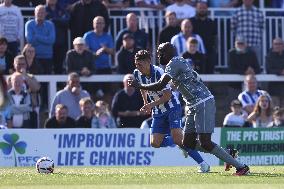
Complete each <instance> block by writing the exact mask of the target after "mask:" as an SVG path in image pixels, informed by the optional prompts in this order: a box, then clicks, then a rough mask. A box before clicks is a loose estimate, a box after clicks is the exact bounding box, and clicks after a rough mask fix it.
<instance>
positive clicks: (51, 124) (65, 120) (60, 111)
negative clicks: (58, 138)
mask: <svg viewBox="0 0 284 189" xmlns="http://www.w3.org/2000/svg"><path fill="white" fill-rule="evenodd" d="M75 126H76V123H75V120H74V119H73V118H71V117H69V116H68V107H67V106H65V105H64V104H57V105H56V106H55V115H54V116H52V117H51V118H48V119H47V120H46V121H45V123H44V128H48V129H52V128H54V129H65V128H75Z"/></svg>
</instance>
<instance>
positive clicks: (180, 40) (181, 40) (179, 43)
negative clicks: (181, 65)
mask: <svg viewBox="0 0 284 189" xmlns="http://www.w3.org/2000/svg"><path fill="white" fill-rule="evenodd" d="M191 37H194V38H195V39H196V40H197V41H198V47H197V51H198V52H200V53H202V54H205V53H206V49H205V46H204V43H203V40H202V38H201V37H200V36H199V35H198V34H192V36H191ZM171 44H173V45H174V46H175V47H176V49H177V54H178V56H179V57H181V56H182V54H183V53H185V52H186V51H187V45H186V39H185V37H184V35H183V33H182V32H180V33H178V34H176V35H175V36H173V37H172V39H171Z"/></svg>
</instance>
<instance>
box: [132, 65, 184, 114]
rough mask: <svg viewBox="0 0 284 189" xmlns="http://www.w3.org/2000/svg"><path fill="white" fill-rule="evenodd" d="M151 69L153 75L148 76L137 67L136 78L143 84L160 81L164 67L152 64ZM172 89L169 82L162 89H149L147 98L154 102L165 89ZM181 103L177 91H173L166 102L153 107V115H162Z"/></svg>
mask: <svg viewBox="0 0 284 189" xmlns="http://www.w3.org/2000/svg"><path fill="white" fill-rule="evenodd" d="M150 67H151V68H150V69H151V77H147V76H146V75H142V73H141V72H140V71H139V70H138V69H135V70H134V72H133V74H134V77H135V79H136V80H137V81H138V82H139V83H141V84H150V83H155V82H157V81H159V79H160V78H161V76H162V75H163V74H164V71H163V69H162V68H160V67H158V66H154V65H150ZM168 89H170V90H171V87H170V85H169V84H168V85H167V86H166V87H165V88H164V89H163V90H161V91H147V100H148V102H149V101H150V102H154V101H156V100H158V99H159V98H160V97H161V96H163V91H164V90H168ZM179 105H180V102H179V99H178V96H177V95H176V93H172V96H171V99H170V100H169V101H168V102H166V103H164V104H160V105H158V106H155V107H154V108H153V109H152V115H153V116H154V117H155V116H160V115H162V114H164V113H165V112H167V111H168V110H170V109H172V108H175V107H177V106H179Z"/></svg>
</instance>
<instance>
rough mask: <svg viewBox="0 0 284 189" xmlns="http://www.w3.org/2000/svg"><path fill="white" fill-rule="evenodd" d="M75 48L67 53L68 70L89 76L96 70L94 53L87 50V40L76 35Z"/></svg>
mask: <svg viewBox="0 0 284 189" xmlns="http://www.w3.org/2000/svg"><path fill="white" fill-rule="evenodd" d="M73 46H74V49H72V50H69V51H68V52H67V54H66V65H67V72H68V73H70V72H76V73H78V74H79V75H82V76H89V75H91V73H92V72H93V71H94V67H92V65H93V61H94V56H93V53H92V52H90V51H89V50H87V48H86V45H85V40H84V39H83V38H82V37H76V38H75V39H74V41H73Z"/></svg>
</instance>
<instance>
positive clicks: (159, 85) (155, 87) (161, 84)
mask: <svg viewBox="0 0 284 189" xmlns="http://www.w3.org/2000/svg"><path fill="white" fill-rule="evenodd" d="M171 79H172V78H171V77H170V76H169V75H168V74H163V75H162V77H161V78H160V80H159V81H158V82H156V83H151V84H139V83H138V82H137V81H136V80H133V79H128V86H131V87H135V88H138V89H143V90H147V91H161V90H162V89H164V88H165V87H166V85H167V84H168V83H169V82H170V80H171Z"/></svg>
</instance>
